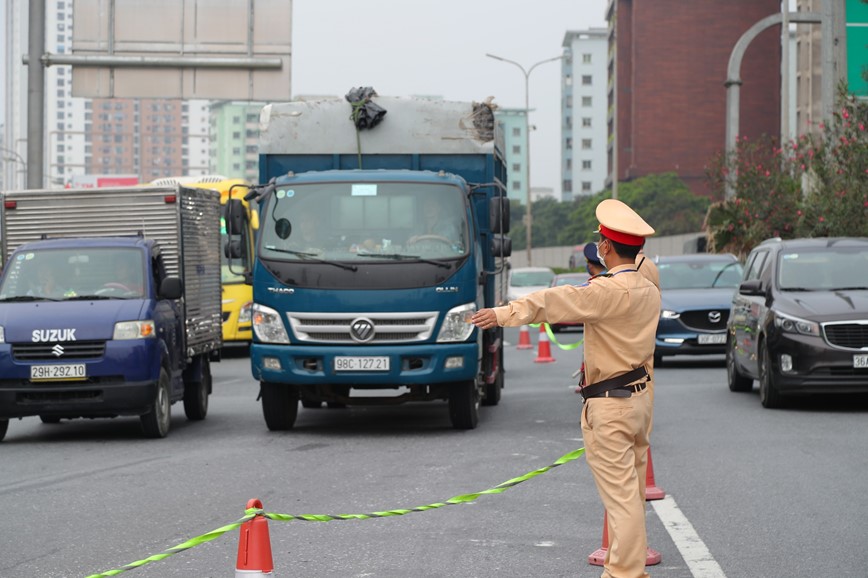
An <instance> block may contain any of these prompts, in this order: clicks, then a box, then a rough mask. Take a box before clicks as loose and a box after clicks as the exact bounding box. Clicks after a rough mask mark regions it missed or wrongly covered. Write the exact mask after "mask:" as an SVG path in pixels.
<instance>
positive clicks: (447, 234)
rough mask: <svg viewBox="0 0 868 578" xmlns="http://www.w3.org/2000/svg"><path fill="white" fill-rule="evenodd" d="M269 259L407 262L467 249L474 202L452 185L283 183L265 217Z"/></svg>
mask: <svg viewBox="0 0 868 578" xmlns="http://www.w3.org/2000/svg"><path fill="white" fill-rule="evenodd" d="M260 222H261V223H262V224H261V227H260V235H261V237H262V239H261V241H260V245H259V250H260V254H261V255H262V256H263V257H266V258H268V259H274V260H282V261H303V260H305V258H306V256H315V257H317V258H318V259H322V260H327V261H354V262H366V263H369V262H372V261H381V262H389V263H401V262H402V261H404V260H413V259H415V260H419V261H423V262H424V261H431V260H446V259H456V258H460V257H463V256H464V255H466V254H467V252H468V250H469V247H468V241H467V240H468V225H467V205H466V202H465V196H464V194H463V193H462V191H461V190H460V189H459V188H458V187H456V186H451V185H443V184H424V183H406V182H390V183H368V182H365V183H352V182H338V183H336V182H329V183H316V184H299V185H292V186H279V187H278V188H277V189H276V190H275V192H274V193H273V194H272V195H271V196H270V197H269V199H268V201H267V205H266V207H265V208H264V213H263V217H262V219H261V221H260Z"/></svg>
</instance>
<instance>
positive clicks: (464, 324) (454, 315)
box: [437, 303, 476, 343]
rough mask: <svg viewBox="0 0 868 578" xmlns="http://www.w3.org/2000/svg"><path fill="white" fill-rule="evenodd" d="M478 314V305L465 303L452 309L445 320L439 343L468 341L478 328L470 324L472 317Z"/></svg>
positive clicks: (438, 336)
mask: <svg viewBox="0 0 868 578" xmlns="http://www.w3.org/2000/svg"><path fill="white" fill-rule="evenodd" d="M474 313H476V303H465V304H464V305H459V306H458V307H453V308H452V309H450V310H449V311H448V312H447V313H446V316H445V317H444V318H443V325H442V326H441V327H440V333H438V334H437V342H438V343H446V342H454V341H467V338H468V337H470V334H471V333H473V330H474V329H476V326H475V325H473V324H472V323H471V322H470V317H471V316H472V315H473V314H474Z"/></svg>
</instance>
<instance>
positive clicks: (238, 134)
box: [232, 132, 241, 139]
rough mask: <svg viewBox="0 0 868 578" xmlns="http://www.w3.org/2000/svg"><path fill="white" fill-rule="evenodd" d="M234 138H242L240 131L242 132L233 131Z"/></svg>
mask: <svg viewBox="0 0 868 578" xmlns="http://www.w3.org/2000/svg"><path fill="white" fill-rule="evenodd" d="M232 138H234V139H239V138H241V133H240V132H233V133H232Z"/></svg>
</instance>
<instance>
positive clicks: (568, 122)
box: [564, 116, 573, 128]
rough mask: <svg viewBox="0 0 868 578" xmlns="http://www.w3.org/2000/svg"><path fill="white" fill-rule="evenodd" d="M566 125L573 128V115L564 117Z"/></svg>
mask: <svg viewBox="0 0 868 578" xmlns="http://www.w3.org/2000/svg"><path fill="white" fill-rule="evenodd" d="M564 126H565V127H567V128H573V117H571V116H567V117H564Z"/></svg>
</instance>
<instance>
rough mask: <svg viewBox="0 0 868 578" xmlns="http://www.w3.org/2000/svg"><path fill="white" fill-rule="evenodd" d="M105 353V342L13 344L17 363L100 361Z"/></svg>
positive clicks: (13, 353)
mask: <svg viewBox="0 0 868 578" xmlns="http://www.w3.org/2000/svg"><path fill="white" fill-rule="evenodd" d="M104 353H105V341H63V342H61V343H13V344H12V357H13V358H14V359H15V360H16V361H61V360H64V359H98V358H100V357H102V356H103V354H104Z"/></svg>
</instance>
